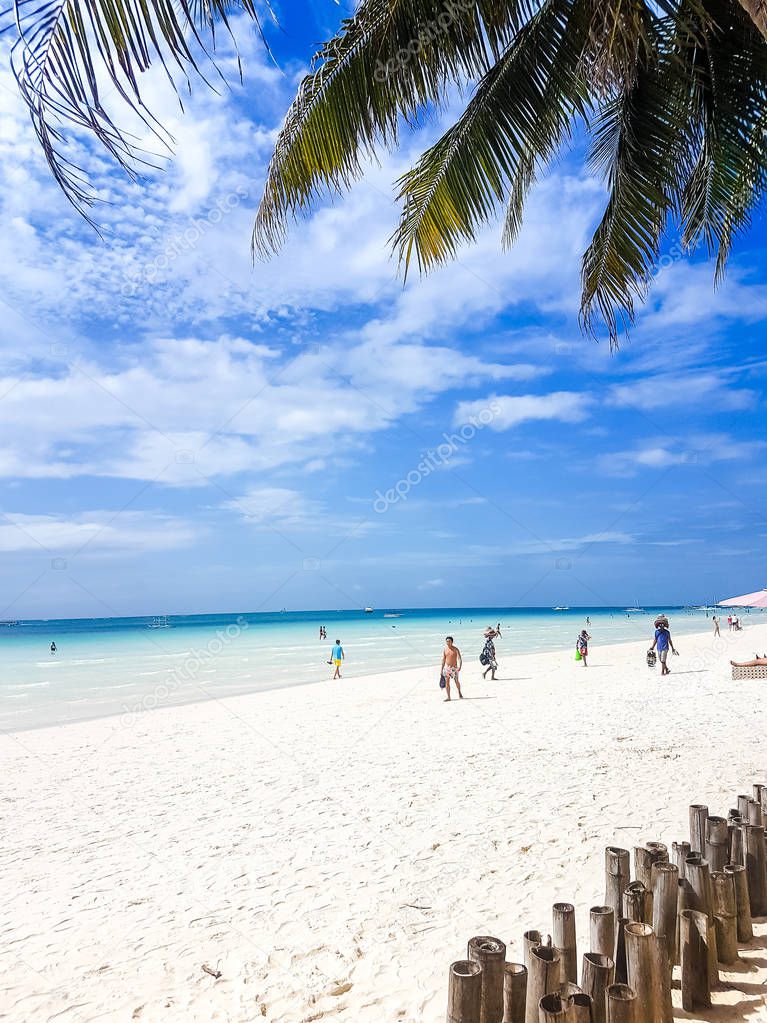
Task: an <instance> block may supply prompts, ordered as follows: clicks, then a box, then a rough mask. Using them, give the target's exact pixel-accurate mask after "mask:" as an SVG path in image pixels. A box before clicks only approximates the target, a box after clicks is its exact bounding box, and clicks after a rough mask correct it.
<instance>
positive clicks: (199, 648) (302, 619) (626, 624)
mask: <svg viewBox="0 0 767 1023" xmlns="http://www.w3.org/2000/svg"><path fill="white" fill-rule="evenodd" d="M661 610H662V611H666V612H667V613H668V614H669V615H670V616H671V625H672V632H673V634H674V635H676V634H683V633H685V632H687V633H690V632H696V631H701V630H703V629H705V628H707V627H708V626H709V623H708V622H707V620H706V617H707V612H706V610H705V609H694V608H678V607H668V606H667V607H663V608H659V607H648V608H644V609H641V610H632V609H626V608H623V607H620V608H619V607H614V608H604V607H603V608H569V609H563V610H555V609H552V608H534V607H529V608H427V609H422V608H419V609H408V608H399V609H398V608H390V609H376V610H375V611H373V612H372V613H366V612H364V611H304V612H282V613H270V614H247V613H243V614H209V615H173V616H169V617H168V618H160V619H152V618H82V619H80V618H78V619H61V620H47V621H19V622H13V623H10V622H9V623H2V625H0V664H1V665H2V671H1V673H0V728H2V729H4V730H6V731H16V730H21V729H27V728H36V727H40V726H43V725H52V724H59V723H62V722H65V721H75V720H81V719H85V718H93V717H101V716H103V715H107V714H128V715H132V714H134V713H138V712H140V711H143V710H151V709H153V708H154V707H158V706H169V705H173V704H181V703H193V702H197V701H201V700H206V699H216V698H219V697H222V696H230V695H234V694H239V693H251V692H258V691H260V690H264V689H274V688H281V687H285V686H292V685H299V684H302V683H307V682H315V683H319V682H321V681H323V680H326V679H328V678H329V677H330V674H331V672H330V670H329V668H328V665H327V659H328V657H329V656H330V647H331V644H332V643H333V641H334V640H335V639H336V638H338V639H340V640H341V642H342V644H343V646H344V649H345V653H346V664H345V668H344V673H345V674H346V675H347V676H350V677H351V676H362V675H369V674H372V673H373V672H377V671H391V670H396V669H398V668H410V667H420V666H428V665H435V666H436V665H438V663H439V661H440V657H441V651H442V645H443V640H444V637H445V635H447V634H452V635H453V636H454V637H455V640H456V643H457V644H458V646H459V647H460V648H461V650H462V652H463V655H464V658H465V660H467V661H470V660H472V659H476V658H478V657H479V653H480V650H481V648H482V643H483V639H482V632H483V629H484V628H485V627H486V626H487V625H489V624H493V625H494V624H495V623H497V622H500V623H501V625H502V629H503V638H502V639H501V640H499V641H498V642H497V643H496V649H497V654H498V658H499V661H500V662H501V663H502V661H503V658H504V656H508V655H511V654H514V653H530V652H535V651H537V650H541V651H543V650H557V649H567V648H568V647H570V646H574V644H575V638H576V635H577V633H578V631H579V630H580V629H581V628H582V627H583V626H584V625H585V623H586V618H587V617H588V618H590V620H591V626H590V628H589V631H590V633H591V634H592V637H593V640H592V646H593V647H594V648H596V647H598V646H599V644H605V643H615V642H622V641H626V640H639V639H646V638H649V637H651V636H652V621H653V618H654V617H655V615H656V614H657V613H658V612H659V611H661ZM709 613H710V612H709ZM320 625H324V626H325V627H326V629H327V636H328V638H327V641H326V642H322V641H320V639H319V627H320ZM51 643H55V644H56V652H55V653H51V652H50V645H51ZM435 671H436V667H435Z"/></svg>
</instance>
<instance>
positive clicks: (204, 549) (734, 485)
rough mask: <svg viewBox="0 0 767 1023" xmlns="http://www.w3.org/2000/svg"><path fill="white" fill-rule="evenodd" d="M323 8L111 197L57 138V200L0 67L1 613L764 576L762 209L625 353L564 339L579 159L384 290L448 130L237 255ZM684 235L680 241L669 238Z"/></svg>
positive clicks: (272, 604) (98, 611)
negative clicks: (519, 210)
mask: <svg viewBox="0 0 767 1023" xmlns="http://www.w3.org/2000/svg"><path fill="white" fill-rule="evenodd" d="M342 13H343V9H342V8H341V7H338V6H336V5H335V4H334V3H331V2H330V0H311V2H310V3H309V4H306V3H295V4H294V3H291V4H286V5H284V7H283V9H282V10H281V11H280V18H281V22H282V31H281V32H277V31H274V32H272V33H271V36H270V38H271V40H272V43H273V46H274V50H275V54H276V57H277V62H278V65H279V66H278V67H275V66H274V65H273V64H271V63H270V61H269V59H268V58H267V56H266V54H265V52H264V49H263V47H262V46H261V43H260V42H259V40H258V38H257V36H256V34H255V33H254V32H253V30H252V29H251V28H250V27H247V26H245V25H242V26H240V28H241V32H240V33H239V36H240V41H241V51H242V56H243V64H244V70H245V80H244V83H243V84H242V85H240V84H239V83H238V82H237V79H236V76H235V74H234V61H233V59H232V58H231V57H230V56H228V55H226V54H224V55H223V65H224V70H225V71H226V72H227V73H228V76H229V80H230V82H231V90H229V91H225V90H222V92H221V93H220V94H215V93H213V92H209V91H206V90H205V89H204V88H203V87H202V86H201V87H199V88H197V89H195V91H194V93H193V96H192V97H191V98H187V99H186V100H185V104H184V112H183V113H182V111H181V110H180V109H179V107H178V104H177V103H175V102H174V99H173V97H172V95H171V94H170V93H169V91H168V90H167V89H166V88H165V87H164V86H163V85H162V83H161V81H160V79H159V77H154V76H153V77H151V78H150V80H149V81H148V83H147V86H146V90H147V92H148V94H151V96H152V99H153V103H154V107H155V109H156V110H159V112H160V114H161V117H162V119H163V120H164V123H165V124H166V125H167V126H168V128H169V130H170V131H171V133H172V134H173V136H174V138H175V143H176V144H175V155H174V156H173V158H172V159H169V160H167V161H165V162H164V164H163V167H162V169H160V170H157V171H149V172H147V174H146V175H145V177H143V179H142V180H140V181H138V182H135V183H134V182H131V181H129V180H127V179H126V177H125V176H124V175H123V174H121V173H120V172H119V171H118V170H116V169H115V168H113V167H112V166H111V165H110V164H109V162H108V160H107V159H106V158H105V157H104V155H103V154H102V153H101V152H100V151H98V149H96V148H94V147H92V146H90V145H89V144H88V143H87V142H83V141H82V140H80V141H78V140H76V139H75V140H73V141H72V148H73V150H74V152H75V153H76V155H77V157H78V160H79V161H80V162H81V163H82V164H83V166H85V167H86V168H87V170H88V172H89V174H90V176H91V179H92V181H93V182H94V184H95V186H96V188H97V190H98V194H99V196H100V198H101V200H103V201H102V202H101V203H100V204H99V205H98V207H97V209H96V211H95V218H96V219H97V221H98V224H99V226H100V230H101V236H99V235H98V234H97V233H95V232H94V231H93V230H92V229H91V228H90V227H89V226H88V225H87V224H86V223H85V222H84V221H82V219H80V218H79V217H78V216H77V215H76V213H75V212H74V211H73V210H72V209H71V208H70V207H69V206H68V204H67V202H66V201H65V199H64V198H63V196H62V195H61V194H60V193H59V191H58V190H57V188H56V186H55V185H54V183H53V182H52V180H51V178H50V175H49V172H48V170H47V167H46V166H45V164H44V162H43V160H42V158H41V156H40V154H39V152H38V150H37V147H36V143H35V139H34V137H33V134H32V131H31V128H30V127H29V125H28V123H27V117H26V114H25V111H24V109H23V107H22V104H21V102H20V101H19V99H18V97H17V93H16V89H15V85H14V82H13V79H12V77H11V75H10V71H9V70H8V62H7V55H6V57H5V58H4V63H3V68H2V74H1V76H0V108H1V111H0V113H1V117H2V124H1V126H0V160H1V161H2V177H3V188H2V191H1V192H0V202H1V203H2V227H3V229H2V231H1V232H0V269H1V270H2V275H3V287H2V293H1V295H0V300H1V301H2V313H3V315H2V318H1V320H0V336H1V337H2V348H1V351H2V365H1V366H0V430H1V431H2V438H1V439H0V474H2V477H3V496H2V517H0V556H2V565H3V571H2V577H1V578H2V582H1V583H0V590H1V592H0V618H20V617H67V616H92V615H93V616H95V615H111V614H141V613H145V614H156V613H174V612H193V611H201V612H202V611H217V610H248V611H257V610H273V609H279V608H281V607H288V608H293V609H300V608H335V607H355V606H364V605H366V604H372V605H373V606H376V607H384V606H450V605H453V606H454V605H467V604H468V605H474V604H478V605H482V604H484V605H533V604H541V605H552V604H559V603H565V604H570V605H576V604H588V605H596V604H609V603H619V604H620V603H626V602H631V603H633V602H634V601H635V600H638V601H640V602H642V603H650V602H653V601H658V602H664V603H686V602H699V601H703V600H710V599H712V598H713V597H714V596H716V597H724V596H727V595H729V594H731V593H736V592H742V591H745V590H752V589H755V588H756V587H758V586H761V585H765V577H764V574H763V572H762V565H763V555H764V552H765V546H766V539H767V513H766V512H765V505H764V498H765V491H766V490H767V483H766V482H765V473H764V469H763V466H764V462H765V447H766V446H767V437H766V436H765V431H764V417H763V414H762V411H761V410H762V391H763V388H764V380H765V365H766V364H765V360H764V358H763V352H764V345H763V337H764V329H765V319H766V318H767V282H766V281H765V271H764V263H765V260H764V255H765V251H764V250H765V241H767V234H766V233H765V228H764V224H763V222H762V220H761V219H759V220H758V222H757V223H756V224H755V226H754V228H753V230H752V232H751V233H750V234H749V235H748V236H747V237H745V238H743V239H742V240H741V241H740V243H739V245H738V246H737V247H736V252H735V258H734V260H733V262H732V265H731V268H730V271H729V274H728V277H727V279H726V282H725V284H724V285H723V286H722V287H721V288H720V289H719V290H718V291H717V292H716V293H715V292H714V291H713V289H712V281H711V276H712V267H711V266H710V265H708V264H706V263H705V262H704V261H703V260H702V258H700V257H699V256H698V257H695V258H693V259H690V260H687V259H668V260H665V261H664V262H665V263H668V264H669V265H667V266H663V267H662V268H660V269H659V272H658V274H657V279H656V282H655V286H654V288H653V291H652V296H651V299H650V301H649V303H648V305H647V307H646V308H645V309H644V310H643V311H642V313H641V315H640V317H639V320H638V324H637V327H636V329H635V330H634V331H633V332H632V336H631V338H630V341H626V342H624V343H623V345H622V347H621V349H620V351H618V352H617V353H610V351H609V349H608V346H607V344H606V343H602V344H596V343H595V342H594V341H593V340H590V339H587V338H584V337H583V336H582V335H581V333H580V331H579V328H578V322H577V309H578V274H579V258H580V254H581V252H582V250H583V248H584V247H585V244H586V242H587V239H588V236H589V230H590V228H591V227H593V224H594V222H595V218H596V216H597V214H598V211H599V209H600V203H601V202H602V200H603V192H602V186H601V185H600V183H599V182H598V181H596V180H594V179H592V178H589V177H588V175H587V174H586V173H585V171H584V170H583V167H582V163H581V160H580V158H579V154H578V153H575V154H573V155H571V156H570V157H568V158H566V159H563V160H561V161H559V162H558V164H557V165H556V166H555V167H554V168H553V169H552V171H551V173H550V174H549V176H548V177H547V179H546V180H545V181H544V182H543V183H542V184H541V186H540V187H539V188H538V189H537V191H536V192H535V193H534V196H533V198H532V201H531V204H530V207H529V210H528V213H527V219H526V224H525V228H524V230H523V233H522V237H521V239H520V241H519V243H518V244H517V246H516V247H515V249H514V250H513V251H512V252H510V253H507V254H503V253H502V252H501V249H500V242H499V238H500V229H499V228H498V227H497V226H495V225H493V226H491V227H490V228H489V229H488V230H487V232H485V233H484V234H483V235H482V237H481V238H480V240H479V242H478V243H477V244H476V245H475V246H473V247H467V248H466V249H464V250H463V251H462V252H461V254H460V258H459V259H458V260H457V261H456V263H454V264H453V265H451V266H448V267H446V268H444V269H442V270H441V271H439V272H436V273H434V274H433V275H432V276H430V277H429V278H427V279H421V280H419V279H418V278H417V277H415V276H414V277H413V278H412V279H410V280H409V281H408V283H407V285H406V286H404V287H403V284H402V281H401V279H399V278H398V275H397V267H396V264H395V262H394V261H393V260H392V258H391V257H390V253H389V247H388V244H387V239H388V237H389V236H390V234H391V232H392V230H393V228H394V226H395V224H396V217H397V211H396V208H395V206H394V205H393V203H392V198H391V197H392V187H391V185H392V181H393V180H394V178H395V177H397V175H398V174H399V173H401V172H402V171H403V170H404V169H405V168H406V167H407V166H408V165H409V163H410V162H411V161H412V160H413V158H414V156H415V155H416V154H417V153H418V152H419V151H420V149H421V148H422V147H423V146H424V145H425V144H426V143H427V142H428V141H429V139H431V138H433V137H434V136H435V135H436V133H437V132H438V131H439V129H440V124H439V123H438V122H432V123H428V124H426V125H425V126H424V128H423V130H422V131H421V132H420V133H419V134H418V135H415V136H413V137H410V138H407V139H406V140H405V143H404V146H403V148H402V150H401V151H400V152H398V153H397V154H394V155H392V156H384V157H383V158H382V163H381V166H375V167H371V169H370V171H369V173H368V174H367V175H366V176H365V179H364V181H362V182H361V183H360V184H359V185H358V186H357V187H356V188H355V189H354V190H353V191H352V193H351V194H350V195H348V196H347V197H345V198H344V199H343V200H340V201H337V202H336V203H335V204H333V205H326V206H324V207H321V208H319V209H318V210H316V211H315V212H314V214H313V215H312V216H311V217H310V218H309V219H307V220H306V221H302V222H300V223H299V224H297V225H295V227H294V228H293V229H292V230H291V232H290V235H289V240H288V243H287V245H286V246H285V248H284V250H283V251H282V252H281V254H280V255H279V256H278V257H277V258H275V259H273V260H272V261H271V262H269V263H267V264H257V265H256V266H255V267H254V266H252V264H251V261H250V252H249V244H250V232H251V227H252V222H253V217H254V212H255V209H256V206H257V203H258V198H259V195H260V188H261V185H262V182H263V174H264V169H265V166H266V163H267V161H268V158H269V153H270V146H271V144H272V142H273V140H274V137H275V132H276V129H277V128H278V127H279V124H280V121H281V118H282V116H283V115H284V112H285V110H286V107H287V104H288V102H289V100H290V98H291V95H292V90H293V89H294V88H295V84H296V81H297V80H298V78H299V77H300V75H301V73H302V71H303V70H304V69H305V67H306V64H307V61H308V60H309V58H310V57H311V54H312V52H313V50H314V49H315V46H316V44H317V43H318V42H319V41H321V40H322V39H323V38H324V37H326V36H327V35H328V34H329V33H331V32H332V31H333V30H334V28H335V27H336V24H337V22H338V20H339V19H340V17H341V16H342ZM675 241H676V239H675V238H674V237H670V238H669V239H668V242H667V246H666V248H667V249H671V247H672V246H673V245H674V243H675Z"/></svg>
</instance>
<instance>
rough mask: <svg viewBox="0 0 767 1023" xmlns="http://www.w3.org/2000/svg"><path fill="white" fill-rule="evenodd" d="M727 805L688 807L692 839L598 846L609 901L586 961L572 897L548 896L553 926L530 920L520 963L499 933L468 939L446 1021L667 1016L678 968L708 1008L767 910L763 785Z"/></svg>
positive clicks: (644, 1021) (455, 967)
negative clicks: (535, 927) (722, 811)
mask: <svg viewBox="0 0 767 1023" xmlns="http://www.w3.org/2000/svg"><path fill="white" fill-rule="evenodd" d="M737 802H738V805H737V807H735V808H733V809H731V810H730V811H729V813H728V816H727V817H726V818H725V817H717V816H714V815H712V814H709V811H708V807H707V806H703V805H701V804H697V803H696V804H694V805H693V806H691V807H690V840H689V842H687V841H685V842H674V843H673V844H672V847H671V858H669V850H668V847H667V846H666V845H664V844H663V843H662V842H648V843H647V844H646V845H644V846H637V847H635V848H634V879H633V880H632V879H631V869H630V859H631V857H630V853H629V851H628V849H619V848H617V847H614V846H608V847H607V848H606V849H605V897H604V905H602V906H593V907H592V908H591V910H590V913H589V938H588V947H589V951H588V952H585V953H584V954H583V957H582V962H581V974H580V983H578V952H577V943H576V933H575V907H574V906H573V905H572V904H571V903H569V902H557V903H555V904H554V906H553V919H552V929H551V935H544V934H542V933H541V932H540V931H525V933H524V936H523V940H524V962H523V963H512V962H506V946H505V944H504V943H503V942H502V941H501V940H500V939H499V938H493V937H488V936H480V937H475V938H472V939H471V940H470V941H469V943H468V951H467V958H466V959H463V960H459V961H458V962H454V963H452V964H451V966H450V975H449V987H448V1008H447V1023H672V1020H673V1013H672V1007H671V984H672V977H673V970H674V967H675V966H677V965H678V966H679V967H680V981H681V991H682V1007H683V1008H684V1009H685V1010H686V1011H688V1012H689V1011H692V1010H694V1009H697V1008H708V1007H710V1005H711V990H712V988H713V987H714V986H715V985H716V984H717V983H718V982H719V964H722V965H730V964H732V963H735V962H737V961H738V958H739V953H738V945H739V943H745V942H748V941H750V940H751V939H752V937H753V929H752V923H751V915H752V913H753V914H754V916H764V915H767V866H766V863H767V855H766V852H765V850H766V839H765V822H767V785H754V786H753V795H752V796H747V795H740V796H738V797H737Z"/></svg>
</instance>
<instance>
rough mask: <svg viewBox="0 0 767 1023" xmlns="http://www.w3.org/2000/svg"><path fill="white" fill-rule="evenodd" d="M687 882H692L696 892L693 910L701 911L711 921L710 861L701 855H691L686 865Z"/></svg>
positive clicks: (691, 884)
mask: <svg viewBox="0 0 767 1023" xmlns="http://www.w3.org/2000/svg"><path fill="white" fill-rule="evenodd" d="M685 880H687V881H689V882H690V886H691V888H692V890H693V892H694V899H693V906H692V907H691V908H692V909H699V910H700V911H701V913H705V914H706V916H707V917H708V918H709V920H710V919H711V915H712V914H711V879H710V876H709V869H708V860H704V859H703V857H702V856H701V855H700V853H690V855H689V856H688V857H687V861H686V863H685Z"/></svg>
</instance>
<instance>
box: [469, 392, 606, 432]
mask: <svg viewBox="0 0 767 1023" xmlns="http://www.w3.org/2000/svg"><path fill="white" fill-rule="evenodd" d="M592 405H593V399H592V398H591V397H590V396H589V395H588V394H584V393H581V392H578V391H553V392H551V393H550V394H523V395H518V396H513V395H497V394H491V395H488V397H487V398H483V399H481V400H479V401H462V402H459V403H458V406H457V408H456V410H455V415H454V417H453V422H454V423H455V424H456V425H458V424H460V423H466V422H469V421H470V420H471V419H472V418H477V417H479V416H480V415H481V414H482V413H485V414H487V410H488V409H489V408H491V409H492V410H493V416H492V419H489V421H488V423H487V426H488V427H489V428H490V429H491V430H495V431H500V430H510V429H511V428H512V427H514V426H519V425H520V423H525V422H530V421H532V420H544V419H550V420H559V421H561V422H565V423H580V422H582V421H583V420H584V419H586V418H587V417H588V416H589V414H590V411H591V406H592Z"/></svg>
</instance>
